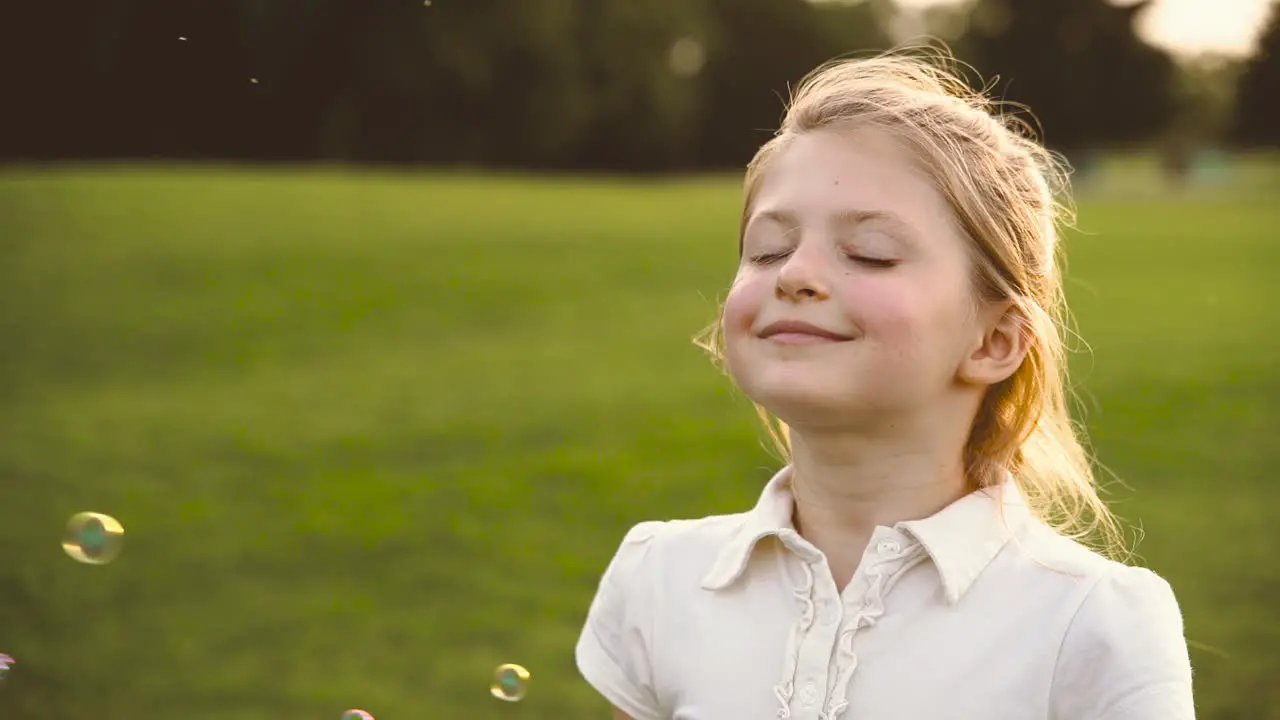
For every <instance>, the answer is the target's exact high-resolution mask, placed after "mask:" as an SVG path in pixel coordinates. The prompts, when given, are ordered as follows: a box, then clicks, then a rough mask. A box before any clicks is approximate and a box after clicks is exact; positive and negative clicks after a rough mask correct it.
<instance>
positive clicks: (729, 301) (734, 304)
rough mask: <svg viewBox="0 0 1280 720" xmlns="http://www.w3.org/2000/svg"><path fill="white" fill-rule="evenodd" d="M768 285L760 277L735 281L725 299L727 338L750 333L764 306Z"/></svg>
mask: <svg viewBox="0 0 1280 720" xmlns="http://www.w3.org/2000/svg"><path fill="white" fill-rule="evenodd" d="M767 288H768V283H766V282H764V281H763V280H762V279H761V278H760V276H758V275H757V276H755V277H743V276H741V275H740V276H738V277H737V278H735V279H734V282H733V286H732V287H730V288H729V294H728V295H727V296H726V297H725V299H724V332H725V335H726V337H733V336H735V335H741V334H743V333H746V332H748V331H749V330H750V329H751V326H752V325H754V324H755V321H756V317H757V316H758V315H759V314H760V306H761V305H762V304H763V300H764V296H763V293H764V291H765V290H766V289H767Z"/></svg>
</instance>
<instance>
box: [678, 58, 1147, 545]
mask: <svg viewBox="0 0 1280 720" xmlns="http://www.w3.org/2000/svg"><path fill="white" fill-rule="evenodd" d="M952 63H953V60H952V58H951V56H950V55H948V54H947V53H946V52H945V50H942V51H936V50H935V51H934V52H932V53H929V52H926V53H923V54H911V53H908V52H905V51H902V50H899V51H893V52H888V53H883V54H880V55H877V56H874V57H868V58H859V59H842V60H835V61H832V62H830V63H827V64H825V65H823V66H821V67H819V68H817V69H816V70H814V71H813V72H811V73H810V74H809V75H808V76H807V77H805V78H804V79H803V80H802V81H801V83H800V85H799V86H798V87H797V88H796V89H795V90H794V92H793V93H792V98H791V102H790V103H789V104H788V107H787V111H786V115H785V117H784V118H783V120H782V125H781V127H780V128H779V129H778V131H777V132H776V133H775V135H774V137H773V138H772V139H770V140H769V141H768V142H766V143H765V144H764V145H763V146H762V147H761V148H760V149H759V151H758V152H757V153H756V155H755V157H754V158H753V159H752V160H751V162H750V163H749V164H748V165H747V171H746V179H745V182H744V189H745V197H744V202H743V210H742V225H741V226H740V228H739V243H740V244H739V251H740V252H741V237H742V233H743V231H745V228H746V221H747V219H748V216H749V215H750V212H751V206H752V202H753V200H754V197H755V194H756V192H757V190H758V189H759V187H760V182H761V178H762V177H763V176H764V174H765V173H766V172H767V171H768V168H769V165H770V162H771V161H772V159H773V158H774V157H775V156H776V155H777V154H778V153H779V151H781V150H782V149H783V148H785V147H787V145H788V143H790V142H791V140H792V139H794V138H795V137H797V136H799V135H801V134H804V133H808V132H812V131H815V130H819V129H823V128H832V127H854V126H856V127H872V128H877V129H880V130H884V131H887V132H889V133H891V134H892V135H893V136H894V137H896V138H898V139H899V140H901V141H903V142H904V143H905V144H906V145H907V147H908V148H910V149H911V150H913V151H914V154H915V155H916V156H917V157H918V158H919V159H920V160H921V161H922V162H924V163H925V164H927V166H928V167H929V169H930V171H931V174H932V176H933V177H934V181H935V184H936V185H937V189H938V190H939V191H940V192H941V194H942V196H943V197H944V198H945V199H946V201H947V203H948V205H949V206H950V208H951V211H952V213H953V214H954V218H955V221H956V224H957V226H958V228H959V229H960V231H961V233H962V234H963V235H964V236H965V237H966V238H967V239H968V241H969V246H970V256H971V257H972V260H973V273H974V276H973V283H974V288H975V291H976V292H975V295H976V297H975V300H979V299H981V300H986V301H991V302H997V301H1008V302H1011V303H1012V305H1013V307H1014V308H1016V310H1017V312H1019V313H1020V315H1021V319H1022V320H1023V332H1024V333H1026V335H1027V337H1028V339H1029V340H1030V342H1029V351H1028V353H1027V356H1026V359H1025V360H1024V361H1023V363H1022V364H1021V366H1019V367H1018V369H1017V370H1016V371H1015V372H1014V374H1013V375H1012V376H1011V377H1010V378H1008V379H1007V380H1005V381H1003V382H1001V383H999V384H997V385H994V386H992V387H990V388H988V390H987V392H986V395H985V397H984V399H983V402H982V404H981V407H980V408H979V410H978V413H977V416H976V417H975V419H974V423H973V427H972V430H971V432H970V436H969V439H968V443H967V445H966V448H965V456H964V462H965V472H966V476H967V478H968V480H969V482H970V484H971V486H972V487H973V488H974V489H977V488H982V487H989V486H993V485H996V484H998V483H999V482H1000V481H1001V480H1002V478H1003V477H1004V472H1005V471H1006V470H1007V471H1008V472H1009V473H1011V474H1012V475H1013V477H1014V479H1015V481H1016V482H1017V484H1018V487H1019V489H1020V490H1021V491H1022V493H1023V495H1024V496H1025V497H1026V500H1027V503H1028V505H1029V506H1030V507H1031V509H1032V510H1033V511H1034V512H1035V514H1036V515H1037V516H1038V517H1039V518H1040V519H1041V520H1043V521H1044V522H1045V523H1046V524H1048V525H1049V526H1050V527H1052V528H1054V529H1055V530H1056V531H1058V532H1059V533H1062V534H1064V535H1067V536H1069V537H1072V538H1076V539H1079V540H1084V541H1090V544H1092V545H1094V546H1095V547H1097V549H1099V550H1101V551H1102V552H1104V553H1106V554H1109V555H1112V556H1115V555H1116V554H1117V553H1118V552H1119V551H1120V550H1122V548H1123V545H1124V537H1123V534H1122V532H1121V529H1120V525H1119V523H1118V522H1117V520H1116V519H1115V517H1114V516H1113V515H1112V514H1111V512H1110V511H1109V510H1108V508H1107V506H1106V504H1105V503H1103V501H1102V499H1101V498H1100V497H1099V495H1098V491H1097V486H1096V483H1095V479H1094V474H1093V469H1092V463H1091V458H1090V455H1089V453H1088V452H1087V451H1086V450H1085V448H1084V446H1083V444H1082V440H1081V438H1082V437H1083V433H1081V434H1080V435H1077V429H1076V427H1075V425H1074V423H1073V422H1072V419H1071V414H1070V409H1069V407H1068V401H1067V400H1068V395H1069V393H1068V390H1067V358H1066V356H1067V346H1066V338H1065V335H1066V332H1067V325H1068V321H1069V315H1068V312H1067V306H1066V298H1065V294H1064V290H1063V279H1062V267H1061V265H1062V263H1061V262H1060V261H1059V260H1056V259H1055V256H1056V255H1058V254H1059V248H1058V227H1059V225H1065V224H1067V223H1069V222H1070V220H1071V209H1070V208H1069V207H1068V206H1067V205H1066V201H1065V200H1059V199H1058V198H1059V197H1063V198H1065V197H1067V196H1066V192H1065V191H1066V190H1067V186H1068V183H1067V179H1068V178H1067V175H1068V173H1067V170H1066V167H1065V164H1064V163H1061V162H1060V161H1059V160H1058V159H1057V158H1056V157H1055V156H1054V155H1053V154H1052V153H1050V152H1049V151H1048V150H1046V149H1045V148H1044V147H1043V146H1042V145H1041V144H1039V143H1038V142H1037V141H1036V140H1035V137H1034V133H1033V132H1032V129H1031V128H1030V127H1029V126H1028V125H1027V124H1026V123H1025V122H1023V121H1021V120H1019V119H1017V118H1014V117H1012V116H1009V115H1006V114H1004V113H1000V112H997V109H996V108H995V103H994V102H993V101H992V100H991V99H990V98H988V97H987V96H986V94H985V93H984V92H980V91H975V90H973V89H971V88H970V87H969V86H968V85H967V84H966V83H965V82H964V80H963V79H962V77H961V76H960V75H959V73H957V72H955V71H954V70H953V69H952ZM722 321H723V307H722V308H721V317H720V318H718V319H717V321H716V322H715V323H713V324H712V325H711V326H710V327H709V328H707V329H706V330H704V331H703V332H702V333H701V334H700V335H699V336H698V337H697V338H695V342H696V343H697V344H698V345H699V346H700V347H702V348H704V349H705V350H707V351H708V352H710V353H711V354H712V356H713V357H714V358H715V360H716V361H717V362H718V363H723V360H724V339H723V333H722ZM722 367H723V365H722ZM756 410H757V412H758V413H759V414H760V416H761V418H762V419H763V420H764V422H765V427H766V429H767V430H768V431H769V434H770V436H771V437H772V439H773V441H774V444H775V445H776V447H777V449H778V451H779V452H781V453H782V455H783V456H784V458H785V457H788V456H789V455H790V444H789V442H788V433H787V428H786V426H785V424H783V423H782V422H781V421H780V420H778V419H777V418H773V417H771V416H770V414H769V413H768V412H767V411H766V410H765V409H764V408H763V407H761V406H759V405H757V406H756Z"/></svg>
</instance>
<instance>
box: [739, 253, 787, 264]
mask: <svg viewBox="0 0 1280 720" xmlns="http://www.w3.org/2000/svg"><path fill="white" fill-rule="evenodd" d="M790 254H791V251H789V250H787V251H783V252H768V253H759V254H756V255H752V256H751V257H749V258H747V259H748V260H750V261H751V264H752V265H770V264H772V263H775V262H777V261H779V260H782V259H784V258H786V257H787V256H788V255H790Z"/></svg>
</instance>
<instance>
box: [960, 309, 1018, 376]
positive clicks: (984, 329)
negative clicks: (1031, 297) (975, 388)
mask: <svg viewBox="0 0 1280 720" xmlns="http://www.w3.org/2000/svg"><path fill="white" fill-rule="evenodd" d="M977 320H978V332H979V333H980V334H979V335H978V337H977V338H975V340H974V343H973V345H972V346H971V347H970V352H969V354H968V355H967V356H966V357H965V358H964V361H963V362H961V364H960V369H959V377H960V379H961V380H963V381H964V382H967V383H972V384H975V385H995V384H996V383H999V382H1002V381H1004V380H1007V379H1009V377H1010V376H1012V375H1013V373H1014V372H1016V371H1017V369H1018V367H1019V366H1021V365H1022V362H1023V360H1025V359H1026V357H1027V351H1028V350H1030V348H1031V335H1030V333H1029V332H1028V325H1029V323H1028V322H1027V317H1026V315H1024V314H1023V312H1022V310H1020V309H1019V308H1018V307H1017V306H1016V305H1014V304H1013V302H1012V301H1010V300H1006V301H1003V302H999V303H991V304H990V305H987V306H986V307H984V308H982V310H981V311H980V312H979V315H978V318H977Z"/></svg>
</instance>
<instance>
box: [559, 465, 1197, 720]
mask: <svg viewBox="0 0 1280 720" xmlns="http://www.w3.org/2000/svg"><path fill="white" fill-rule="evenodd" d="M997 498H1003V503H1000V502H999V501H998V500H997ZM1001 504H1003V506H1004V507H1003V512H1001V507H1000V505H1001ZM792 507H793V501H792V497H791V493H790V489H789V471H788V469H786V468H784V469H783V470H782V471H781V472H779V473H778V474H777V475H776V476H774V478H773V480H771V481H770V482H769V484H768V485H767V486H766V487H765V490H764V493H763V495H762V496H761V498H760V501H759V503H758V504H757V505H756V507H755V508H754V509H753V510H751V511H750V512H747V513H741V514H736V515H724V516H715V517H708V518H703V519H700V520H674V521H668V522H645V523H640V524H639V525H637V526H635V527H634V528H632V529H631V531H630V532H628V533H627V535H626V538H625V539H624V540H623V541H622V545H621V547H620V548H619V549H618V551H617V554H616V555H615V556H614V558H613V560H612V562H611V563H610V565H609V568H608V569H607V570H606V571H605V573H604V577H603V578H602V580H601V581H600V587H599V590H598V592H597V594H596V597H595V599H594V601H593V602H592V604H591V609H590V611H589V613H588V617H587V621H586V625H585V627H584V629H583V632H582V636H581V638H580V640H579V642H578V646H577V653H576V655H577V662H578V667H579V669H580V671H581V672H582V674H583V676H584V677H585V678H586V680H587V681H588V682H589V683H591V685H593V686H594V687H595V688H596V689H597V690H598V691H599V692H600V693H601V694H602V695H603V696H604V697H605V698H607V699H608V700H609V701H610V702H611V703H612V704H613V705H614V706H616V707H618V708H619V709H621V710H623V711H624V712H626V713H627V714H628V715H630V716H631V717H632V718H635V720H753V719H756V718H759V719H760V720H764V719H765V718H779V719H780V720H786V719H787V718H794V719H795V720H802V719H803V720H840V719H843V720H855V719H858V718H866V719H868V720H949V719H955V720H977V719H981V720H1006V719H1007V720H1030V719H1033V718H1036V719H1039V718H1044V719H1049V720H1086V719H1087V720H1119V719H1120V718H1124V719H1126V720H1191V719H1192V718H1194V715H1195V712H1194V707H1193V703H1192V693H1191V663H1190V659H1189V657H1188V653H1187V644H1186V640H1185V638H1184V636H1183V625H1182V615H1181V612H1180V610H1179V608H1178V604H1177V601H1176V600H1175V598H1174V595H1173V591H1172V589H1171V588H1170V587H1169V584H1168V583H1166V582H1165V581H1164V580H1162V579H1161V578H1160V577H1159V576H1157V575H1156V574H1154V573H1152V572H1151V571H1149V570H1146V569H1143V568H1137V567H1130V566H1126V565H1122V564H1120V563H1116V562H1113V561H1111V560H1107V559H1105V558H1103V557H1102V556H1100V555H1097V554H1095V553H1093V552H1091V551H1090V550H1088V549H1086V548H1085V547H1083V546H1081V545H1079V544H1078V543H1076V542H1074V541H1072V540H1070V539H1067V538H1064V537H1062V536H1060V535H1058V534H1056V533H1054V532H1053V531H1052V530H1051V529H1050V528H1048V527H1047V526H1045V525H1044V524H1042V523H1041V522H1039V521H1038V520H1036V519H1035V518H1034V517H1033V515H1032V514H1031V512H1030V510H1029V509H1028V508H1027V506H1026V504H1025V502H1024V501H1023V499H1022V497H1021V495H1020V493H1019V492H1018V490H1017V487H1016V485H1015V484H1014V483H1012V482H1007V483H1005V484H1004V485H1003V486H1001V487H1000V488H995V489H990V490H984V491H979V492H975V493H972V494H970V495H969V496H967V497H964V498H962V499H960V500H958V501H956V502H955V503H953V504H951V505H950V506H948V507H947V508H945V509H943V510H942V511H941V512H939V513H938V514H936V515H934V516H933V517H930V518H926V519H924V520H916V521H911V522H902V523H898V524H897V525H895V526H894V527H891V528H889V527H879V528H876V530H875V533H874V535H873V537H872V539H871V542H870V544H869V545H868V547H867V549H866V552H865V554H864V555H863V557H862V562H861V564H860V565H859V567H858V569H857V572H856V573H855V574H854V576H853V579H852V580H851V581H850V583H849V585H848V586H847V587H846V588H845V590H844V592H843V593H841V592H838V591H837V590H836V587H835V582H834V580H833V579H832V575H831V572H830V570H829V569H828V568H827V564H826V558H825V557H824V556H823V554H822V553H821V551H819V550H818V549H817V548H815V547H814V546H813V545H811V544H810V543H808V542H807V541H805V539H804V538H802V537H800V536H799V534H797V533H796V531H795V529H794V528H793V526H792V524H791V515H792Z"/></svg>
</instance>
